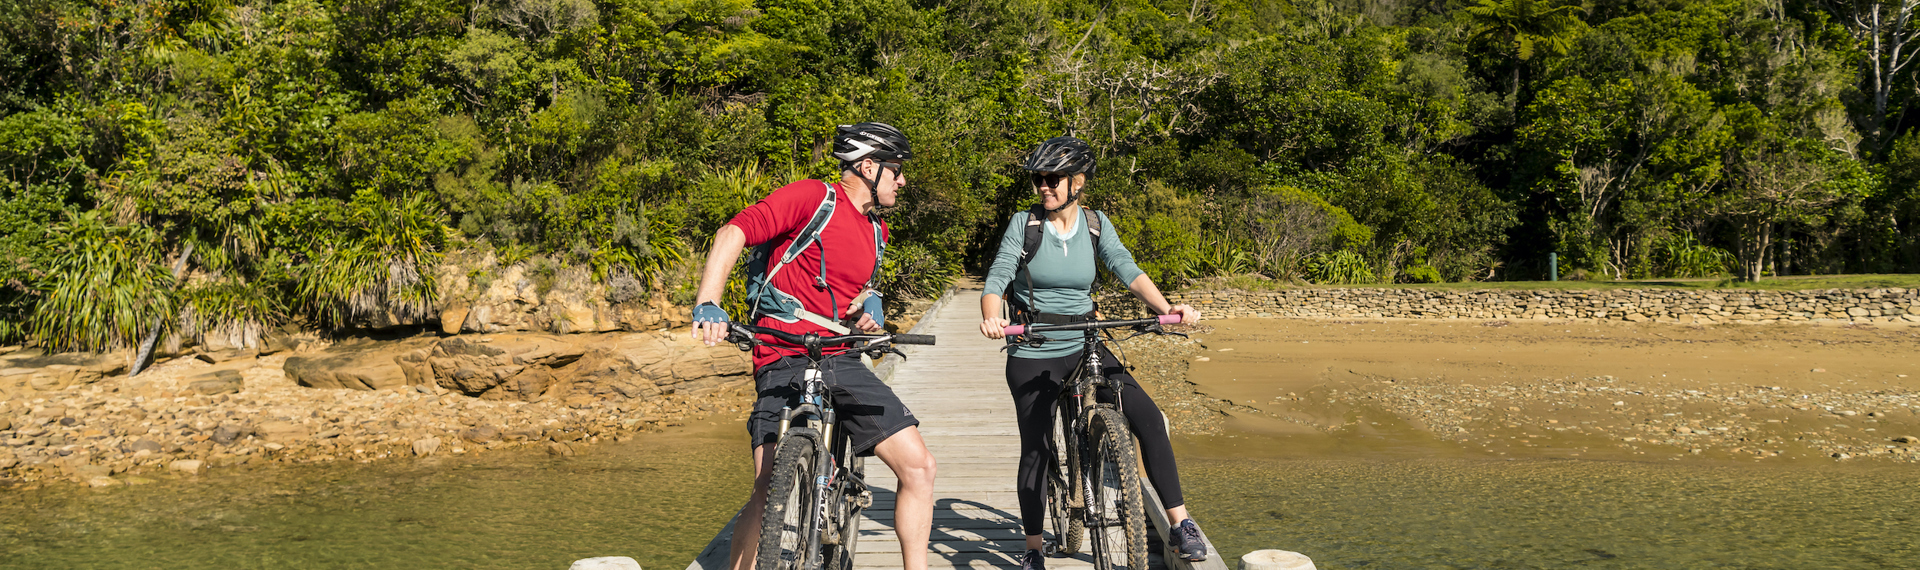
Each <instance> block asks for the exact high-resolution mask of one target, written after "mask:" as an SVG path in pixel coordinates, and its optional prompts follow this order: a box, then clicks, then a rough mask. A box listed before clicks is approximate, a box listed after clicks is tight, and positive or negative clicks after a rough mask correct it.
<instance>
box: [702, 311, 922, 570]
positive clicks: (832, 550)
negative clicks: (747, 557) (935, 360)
mask: <svg viewBox="0 0 1920 570" xmlns="http://www.w3.org/2000/svg"><path fill="white" fill-rule="evenodd" d="M727 326H728V331H727V342H731V343H734V344H736V345H737V346H739V347H740V350H743V351H745V350H753V347H754V346H755V345H760V344H768V343H766V342H765V341H763V340H761V339H760V338H759V336H758V335H766V336H770V337H773V338H776V339H779V340H781V341H783V342H786V343H788V344H790V345H793V346H798V347H800V348H801V349H803V350H804V351H805V355H806V357H807V361H808V362H807V370H806V372H805V374H804V378H803V380H802V383H801V387H800V390H801V396H800V403H799V405H797V406H789V407H786V408H784V409H782V410H781V414H780V440H779V442H778V443H777V444H776V445H775V447H774V464H773V480H772V482H771V483H770V484H769V485H768V489H767V505H766V508H765V509H763V510H762V511H761V517H760V521H761V528H760V529H758V530H759V532H760V535H759V540H760V548H759V551H758V553H757V559H756V565H755V567H756V568H757V569H758V570H815V569H820V568H827V569H830V570H835V569H839V568H841V567H842V565H843V564H850V563H851V562H852V550H851V547H852V545H853V543H854V539H855V538H856V536H857V533H858V527H859V525H858V521H859V518H860V511H861V510H862V509H865V508H867V507H869V506H872V505H873V492H872V491H870V490H868V489H867V484H866V480H865V462H864V460H862V459H861V458H860V457H857V456H855V454H854V452H853V449H852V446H851V444H850V442H849V441H848V440H847V435H846V432H845V431H844V430H840V429H838V427H839V426H838V424H837V423H836V421H837V420H838V416H837V415H836V413H835V411H834V402H833V391H832V390H830V389H829V388H830V387H829V386H828V385H827V382H826V379H825V378H824V377H822V375H821V372H820V363H821V361H824V360H826V359H827V357H829V356H843V355H828V354H825V350H824V349H826V348H828V347H834V346H847V345H853V344H856V343H866V344H865V345H864V346H861V347H857V348H855V349H854V350H853V353H854V354H866V355H867V356H869V357H873V358H879V357H880V356H883V355H885V354H887V353H892V354H897V355H900V357H901V358H906V355H905V354H901V353H900V351H899V350H898V349H896V348H894V347H893V345H895V344H933V342H934V337H933V335H912V334H861V335H839V336H832V337H823V336H820V335H819V334H817V333H808V334H793V333H789V332H785V331H780V330H775V329H770V328H765V327H757V326H752V325H742V324H736V323H729V324H728V325H727ZM782 348H790V347H782ZM846 356H851V355H844V356H843V357H846ZM823 444H824V445H823ZM743 532H746V529H735V530H734V534H735V536H736V537H737V536H740V535H741V533H743Z"/></svg>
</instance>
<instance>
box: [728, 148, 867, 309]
mask: <svg viewBox="0 0 1920 570" xmlns="http://www.w3.org/2000/svg"><path fill="white" fill-rule="evenodd" d="M820 185H821V186H823V187H825V188H826V191H827V194H826V196H825V197H824V198H822V199H821V200H820V205H819V206H817V207H815V208H814V210H813V217H812V218H811V219H808V220H807V225H805V226H802V227H801V229H800V231H799V232H798V233H796V234H794V236H793V241H792V242H790V243H789V245H788V246H787V250H786V252H784V253H783V254H781V255H780V259H778V260H777V261H776V260H772V259H767V261H770V262H771V263H769V264H768V265H770V267H768V268H767V270H766V273H765V277H764V278H760V280H761V281H762V283H761V284H760V286H759V287H752V286H751V285H752V284H750V286H749V288H750V289H752V291H750V293H751V295H750V297H753V299H752V300H751V301H750V302H749V306H750V307H753V310H752V311H751V314H749V315H748V319H749V320H753V319H754V318H755V317H758V316H759V315H762V314H765V315H767V316H772V317H774V318H776V319H779V320H781V321H785V322H793V320H795V319H797V320H804V321H807V322H810V323H813V324H816V325H819V326H820V327H821V328H824V329H827V330H830V331H833V332H834V333H835V334H847V333H849V332H851V331H850V329H848V328H847V327H846V326H845V325H843V324H841V323H840V322H839V321H837V320H835V319H833V318H831V317H827V316H824V315H821V314H819V313H815V312H813V311H808V310H807V309H806V307H804V306H802V305H801V304H800V303H799V299H798V298H794V297H793V296H792V295H788V294H786V293H784V292H781V291H780V290H779V289H777V288H775V287H774V286H773V277H774V276H775V275H778V274H780V269H781V268H784V267H786V266H787V264H789V263H792V262H793V260H794V259H795V258H797V257H799V256H800V254H801V253H802V252H804V251H806V248H807V247H808V246H815V247H819V248H820V258H821V267H820V275H819V276H818V277H816V278H815V281H816V286H819V287H823V288H824V287H826V247H827V246H826V243H825V242H823V241H821V239H820V234H822V233H824V232H825V231H826V229H827V223H828V222H830V221H832V220H833V213H834V209H835V207H836V206H837V205H838V201H839V192H838V191H837V190H836V189H835V188H834V187H833V185H832V184H829V183H827V182H826V181H820ZM867 222H868V223H870V224H872V225H873V247H874V251H873V271H872V272H870V273H868V274H867V283H866V286H865V287H862V288H863V289H868V290H869V291H866V292H862V293H861V294H860V295H858V296H856V297H854V299H853V302H854V303H856V304H857V303H860V302H862V301H865V300H866V296H867V295H868V294H870V290H871V288H872V287H873V283H874V281H876V280H878V279H879V278H880V266H881V262H882V261H883V260H884V258H885V257H886V252H887V242H886V232H885V228H884V227H883V226H882V225H881V223H880V218H879V217H877V216H873V215H868V216H867ZM772 243H773V242H771V241H769V242H768V243H765V244H761V246H760V247H765V248H767V250H766V251H755V257H760V258H763V259H765V258H771V257H772V252H771V248H772ZM755 249H756V250H759V247H756V248H755ZM748 269H749V272H750V273H751V270H752V269H753V263H751V262H749V263H748ZM766 295H772V296H773V297H774V299H773V300H774V303H773V304H774V305H777V306H778V309H777V310H763V308H767V305H765V304H762V303H761V302H760V300H761V299H760V298H761V297H762V296H766ZM783 298H785V299H783ZM787 299H791V301H787V302H782V301H786V300H787ZM836 308H837V307H836ZM786 317H791V319H790V318H786Z"/></svg>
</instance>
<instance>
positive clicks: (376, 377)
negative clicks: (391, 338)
mask: <svg viewBox="0 0 1920 570" xmlns="http://www.w3.org/2000/svg"><path fill="white" fill-rule="evenodd" d="M431 342H432V339H410V340H405V341H400V342H388V343H379V344H372V343H367V344H358V345H352V346H334V347H332V348H329V349H327V350H325V351H322V352H320V353H318V354H314V355H311V356H304V355H297V356H289V357H287V362H286V364H285V365H284V366H283V369H284V370H285V371H286V373H287V378H290V379H292V380H293V381H294V382H295V383H298V384H300V385H301V386H307V387H310V388H332V389H350V390H385V389H390V388H400V387H403V386H406V385H407V374H406V371H405V370H404V369H402V366H401V363H400V362H399V361H398V360H397V358H398V357H400V356H404V355H406V354H407V353H409V352H412V351H414V350H418V349H420V348H423V347H425V346H426V345H428V344H431Z"/></svg>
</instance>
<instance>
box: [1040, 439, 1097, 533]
mask: <svg viewBox="0 0 1920 570" xmlns="http://www.w3.org/2000/svg"><path fill="white" fill-rule="evenodd" d="M1068 421H1070V420H1069V418H1067V417H1066V416H1064V415H1062V416H1061V417H1060V421H1057V422H1054V424H1053V451H1054V453H1053V462H1052V463H1051V464H1049V465H1047V519H1048V520H1047V522H1049V523H1051V524H1052V525H1053V539H1054V545H1053V547H1054V549H1055V551H1054V552H1049V553H1048V554H1058V555H1073V554H1078V553H1079V552H1080V544H1081V541H1082V540H1083V539H1084V538H1085V537H1086V534H1087V529H1086V527H1083V526H1081V525H1080V519H1079V517H1077V516H1075V515H1076V514H1077V513H1075V512H1073V509H1072V505H1073V485H1072V483H1070V482H1069V480H1068V479H1067V473H1069V472H1070V469H1071V466H1072V465H1073V456H1074V455H1077V454H1074V453H1069V452H1068V449H1067V438H1066V426H1065V424H1066V423H1067V422H1068Z"/></svg>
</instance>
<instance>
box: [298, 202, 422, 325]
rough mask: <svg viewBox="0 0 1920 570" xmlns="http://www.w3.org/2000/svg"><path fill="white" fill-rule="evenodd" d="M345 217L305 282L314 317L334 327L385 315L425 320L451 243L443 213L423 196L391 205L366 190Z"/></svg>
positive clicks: (302, 277) (302, 282)
mask: <svg viewBox="0 0 1920 570" xmlns="http://www.w3.org/2000/svg"><path fill="white" fill-rule="evenodd" d="M347 213H348V223H347V224H345V225H344V227H341V228H338V229H337V231H336V232H335V234H334V235H333V236H332V237H333V239H332V240H331V241H332V243H328V244H321V248H320V251H319V255H317V256H316V258H315V259H314V260H313V262H312V263H311V264H310V266H309V267H307V268H306V269H305V271H303V272H302V274H301V275H300V276H299V285H298V289H299V295H300V298H301V299H302V300H303V301H304V302H305V303H307V305H308V307H307V308H308V310H310V311H311V312H312V314H313V315H314V316H315V317H317V318H319V319H320V320H321V321H323V322H327V323H331V324H335V325H343V324H347V323H349V322H351V321H353V320H356V319H364V318H368V317H372V316H375V315H379V314H381V313H389V314H391V315H393V316H394V317H397V318H401V319H418V318H421V317H425V316H426V315H427V313H428V311H430V310H431V309H432V308H433V306H434V302H435V301H436V300H437V294H436V293H435V291H434V278H433V272H432V270H431V268H432V267H433V264H434V263H435V262H437V261H439V259H440V257H441V256H442V253H441V249H442V248H443V247H444V246H445V242H446V234H447V228H446V225H445V223H444V220H443V218H444V213H443V212H442V210H441V209H440V208H439V206H438V205H437V204H434V203H433V202H431V201H429V200H428V199H427V197H426V195H424V194H415V195H412V196H407V197H403V198H402V199H400V200H398V201H392V200H388V199H387V198H386V197H385V196H381V195H380V194H379V193H376V192H374V191H371V190H362V191H360V192H359V193H357V194H355V195H354V197H353V201H352V202H350V203H349V204H348V205H347Z"/></svg>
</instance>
